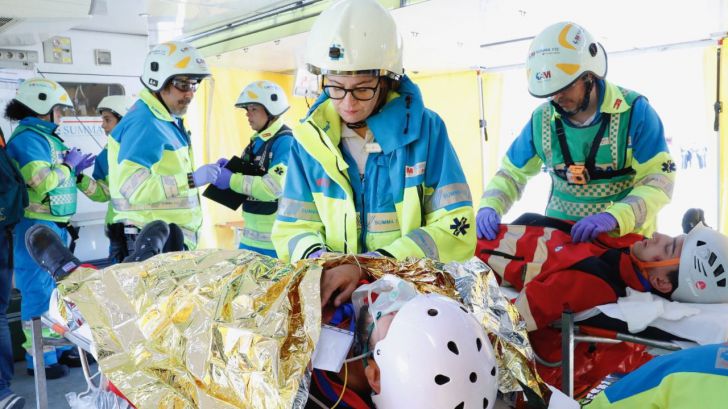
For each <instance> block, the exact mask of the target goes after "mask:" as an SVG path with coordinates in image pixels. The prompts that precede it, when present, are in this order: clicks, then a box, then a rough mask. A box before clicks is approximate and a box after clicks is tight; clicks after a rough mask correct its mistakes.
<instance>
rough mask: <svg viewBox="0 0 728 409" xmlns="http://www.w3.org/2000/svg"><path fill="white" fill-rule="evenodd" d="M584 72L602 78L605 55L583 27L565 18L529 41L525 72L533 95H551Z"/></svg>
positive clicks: (605, 64) (602, 48) (605, 70)
mask: <svg viewBox="0 0 728 409" xmlns="http://www.w3.org/2000/svg"><path fill="white" fill-rule="evenodd" d="M587 72H590V73H592V74H594V75H595V76H597V77H598V78H604V76H606V75H607V54H606V53H605V51H604V47H602V45H601V44H599V43H598V42H596V40H595V39H594V37H593V36H592V35H591V34H589V32H588V31H586V30H585V29H584V28H583V27H581V26H579V25H577V24H574V23H571V22H568V21H564V22H561V23H556V24H554V25H551V26H549V27H547V28H546V29H544V30H543V31H542V32H541V33H540V34H539V35H537V36H536V38H534V39H533V41H532V42H531V47H530V48H529V50H528V60H527V61H526V75H528V92H530V93H531V95H533V96H534V97H536V98H545V97H548V96H551V95H554V94H556V93H558V92H559V91H561V90H563V89H564V88H566V87H568V86H569V85H571V84H572V83H573V82H574V81H576V80H577V79H578V78H579V77H581V76H582V75H583V74H584V73H587Z"/></svg>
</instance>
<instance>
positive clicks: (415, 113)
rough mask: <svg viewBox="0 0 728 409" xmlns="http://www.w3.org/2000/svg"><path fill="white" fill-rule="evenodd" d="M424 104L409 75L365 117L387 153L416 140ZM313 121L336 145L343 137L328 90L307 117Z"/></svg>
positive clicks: (338, 118) (339, 120)
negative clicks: (371, 113) (375, 109)
mask: <svg viewBox="0 0 728 409" xmlns="http://www.w3.org/2000/svg"><path fill="white" fill-rule="evenodd" d="M424 112H425V106H424V103H423V101H422V94H421V93H420V89H419V87H418V86H417V85H415V83H414V82H412V80H410V79H409V77H407V76H406V75H405V76H403V77H402V80H401V81H400V86H399V89H398V90H397V92H394V91H390V93H389V95H387V103H386V104H385V105H384V106H383V107H382V109H380V110H379V112H377V113H375V114H374V115H372V116H370V117H369V118H367V119H366V123H367V126H368V127H369V129H370V130H371V131H372V133H373V134H374V138H375V139H376V141H377V143H378V144H379V145H380V146H381V147H382V152H384V153H385V154H387V153H390V152H393V151H394V150H396V149H398V148H400V147H402V146H405V145H408V144H409V143H411V142H413V141H415V140H416V139H417V138H418V137H419V134H420V126H421V124H422V116H423V115H424ZM309 120H311V121H313V122H314V123H315V124H316V125H317V126H318V127H320V128H321V129H322V130H323V131H324V132H326V134H327V135H328V136H329V138H330V139H331V142H333V144H334V145H337V146H338V145H339V141H340V140H341V126H342V123H341V118H340V117H339V115H338V114H337V113H336V110H335V109H334V105H333V103H332V102H331V101H330V100H329V98H328V96H326V94H323V93H322V94H321V96H319V98H318V99H317V100H316V102H315V103H314V104H313V106H312V107H311V109H310V110H309V111H308V114H307V115H306V119H305V120H304V121H309Z"/></svg>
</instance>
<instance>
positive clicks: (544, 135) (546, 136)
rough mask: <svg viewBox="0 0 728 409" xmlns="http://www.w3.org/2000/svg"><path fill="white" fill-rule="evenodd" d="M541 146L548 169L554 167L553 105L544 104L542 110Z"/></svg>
mask: <svg viewBox="0 0 728 409" xmlns="http://www.w3.org/2000/svg"><path fill="white" fill-rule="evenodd" d="M541 140H542V143H541V146H542V147H543V157H544V159H545V160H544V163H545V165H546V167H549V168H550V167H552V166H553V164H552V163H551V162H552V160H551V105H550V104H544V106H543V109H542V110H541Z"/></svg>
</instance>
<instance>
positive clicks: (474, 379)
mask: <svg viewBox="0 0 728 409" xmlns="http://www.w3.org/2000/svg"><path fill="white" fill-rule="evenodd" d="M475 382H478V374H476V373H475V372H470V383H475Z"/></svg>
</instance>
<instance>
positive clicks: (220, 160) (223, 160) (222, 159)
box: [215, 158, 230, 168]
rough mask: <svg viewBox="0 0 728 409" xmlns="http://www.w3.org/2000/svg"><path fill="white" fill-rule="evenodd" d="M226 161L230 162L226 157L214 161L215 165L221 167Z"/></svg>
mask: <svg viewBox="0 0 728 409" xmlns="http://www.w3.org/2000/svg"><path fill="white" fill-rule="evenodd" d="M228 162H230V159H228V158H220V159H218V160H217V162H215V163H217V166H219V167H221V168H224V167H225V165H227V163H228Z"/></svg>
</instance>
